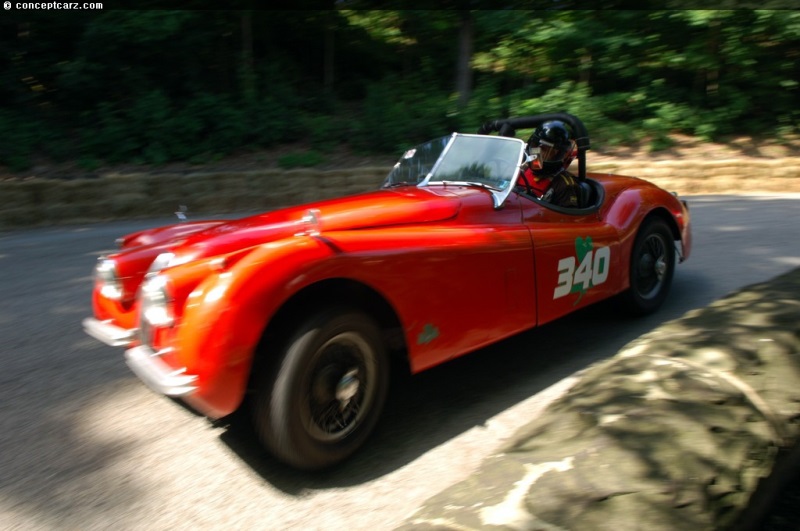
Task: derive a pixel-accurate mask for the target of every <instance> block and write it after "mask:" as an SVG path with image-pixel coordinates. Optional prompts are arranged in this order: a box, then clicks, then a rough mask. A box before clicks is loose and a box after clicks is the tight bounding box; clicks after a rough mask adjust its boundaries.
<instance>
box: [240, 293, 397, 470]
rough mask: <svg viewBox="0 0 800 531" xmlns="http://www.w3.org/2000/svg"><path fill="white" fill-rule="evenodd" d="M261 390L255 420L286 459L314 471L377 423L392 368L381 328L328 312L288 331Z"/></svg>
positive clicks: (354, 314)
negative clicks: (287, 335) (390, 368)
mask: <svg viewBox="0 0 800 531" xmlns="http://www.w3.org/2000/svg"><path fill="white" fill-rule="evenodd" d="M281 356H282V357H281V359H280V360H278V361H277V363H276V364H275V367H274V369H273V370H272V371H267V372H265V373H264V374H263V375H262V381H261V383H260V385H259V387H258V390H257V395H256V400H255V407H254V425H255V428H256V432H257V433H258V436H259V437H260V439H261V441H262V442H263V443H264V445H265V446H266V447H267V448H268V449H269V450H270V451H271V452H272V453H273V454H274V455H275V456H276V457H277V458H278V459H280V460H281V461H284V462H285V463H288V464H289V465H292V466H294V467H297V468H300V469H305V470H314V469H320V468H325V467H329V466H332V465H335V464H337V463H339V462H341V461H342V460H344V459H346V458H347V457H349V456H350V455H351V454H352V453H353V452H355V451H356V450H357V449H358V448H359V447H360V446H361V445H362V444H363V442H364V441H365V440H366V438H367V436H368V435H369V434H370V432H371V431H372V429H373V428H374V426H375V424H376V422H377V420H378V417H379V415H380V412H381V409H382V408H383V403H384V401H385V398H386V391H387V386H388V379H389V378H388V376H389V369H388V364H387V360H386V352H385V348H384V345H383V341H382V339H381V334H380V330H379V328H378V326H377V325H376V324H375V322H374V321H373V320H372V319H371V318H370V317H368V316H367V315H365V314H363V313H361V312H358V311H354V310H348V309H341V308H340V309H329V310H327V311H323V312H320V313H318V314H317V315H315V316H314V317H312V318H310V319H308V320H307V321H306V322H305V323H303V324H302V325H301V326H299V327H298V328H297V330H296V331H295V332H294V333H293V334H290V336H289V337H288V340H287V341H286V343H285V348H284V349H283V352H282V354H281Z"/></svg>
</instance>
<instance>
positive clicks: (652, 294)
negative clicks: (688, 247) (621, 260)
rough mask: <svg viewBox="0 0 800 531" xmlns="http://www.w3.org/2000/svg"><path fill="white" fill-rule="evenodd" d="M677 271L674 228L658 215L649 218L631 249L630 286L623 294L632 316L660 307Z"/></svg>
mask: <svg viewBox="0 0 800 531" xmlns="http://www.w3.org/2000/svg"><path fill="white" fill-rule="evenodd" d="M674 271H675V241H674V239H673V235H672V231H671V230H670V228H669V226H668V225H667V224H666V222H665V221H664V220H662V219H661V218H658V217H650V218H648V219H646V220H645V221H644V222H643V223H642V226H641V227H640V228H639V233H638V234H637V236H636V241H635V242H634V244H633V248H632V250H631V259H630V276H629V279H630V288H629V289H628V290H627V291H626V292H624V293H622V295H621V297H620V301H621V302H622V304H623V307H624V309H625V310H626V311H627V312H628V313H630V314H633V315H646V314H649V313H652V312H654V311H655V310H657V309H658V308H659V307H660V306H661V304H662V303H663V302H664V300H665V299H666V298H667V294H668V293H669V290H670V286H671V284H672V276H673V273H674Z"/></svg>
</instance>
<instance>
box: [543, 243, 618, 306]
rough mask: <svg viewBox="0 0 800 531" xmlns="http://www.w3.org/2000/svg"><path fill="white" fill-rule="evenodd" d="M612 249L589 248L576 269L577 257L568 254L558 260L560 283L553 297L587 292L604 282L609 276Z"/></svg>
mask: <svg viewBox="0 0 800 531" xmlns="http://www.w3.org/2000/svg"><path fill="white" fill-rule="evenodd" d="M610 258H611V249H609V248H608V247H600V248H598V249H593V250H589V251H588V252H586V254H585V255H584V256H583V258H582V259H581V263H580V265H579V266H578V269H577V270H576V269H575V262H576V260H575V257H574V256H567V257H566V258H562V259H561V260H559V261H558V284H556V289H555V290H554V291H553V298H554V299H558V298H559V297H563V296H565V295H569V294H570V293H576V292H585V291H586V290H588V289H589V288H591V287H592V286H597V285H598V284H602V283H603V282H605V281H606V279H607V278H608V264H609V261H610Z"/></svg>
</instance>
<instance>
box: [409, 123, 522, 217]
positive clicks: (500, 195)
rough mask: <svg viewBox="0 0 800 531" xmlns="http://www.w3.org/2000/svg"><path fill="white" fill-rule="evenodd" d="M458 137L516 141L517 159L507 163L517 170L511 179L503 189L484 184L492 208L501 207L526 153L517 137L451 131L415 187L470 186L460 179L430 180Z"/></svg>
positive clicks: (509, 192)
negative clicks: (431, 164)
mask: <svg viewBox="0 0 800 531" xmlns="http://www.w3.org/2000/svg"><path fill="white" fill-rule="evenodd" d="M458 137H477V138H491V139H495V140H500V139H502V140H504V141H510V142H516V143H518V144H519V146H520V150H519V157H518V159H517V160H516V162H512V161H509V164H512V165H513V166H514V167H515V168H517V171H516V173H515V174H514V175H513V176H512V177H511V179H510V180H509V184H508V186H506V188H505V189H504V190H499V189H496V188H491V187H489V186H488V185H487V186H485V189H486V190H488V191H489V193H491V194H492V200H493V203H494V208H495V209H499V208H501V207H502V206H503V203H505V201H506V198H508V196H509V195H510V194H511V192H512V191H513V190H514V186H515V185H516V183H517V180H518V179H519V168H520V166H521V165H522V162H523V159H524V158H525V156H526V154H525V142H523V141H522V140H520V139H519V138H513V137H501V136H489V135H478V134H468V133H453V134H452V135H450V140H449V141H448V142H447V145H446V146H445V147H444V149H443V150H442V154H441V155H439V158H438V159H437V160H436V163H435V164H434V165H433V167H432V168H431V171H429V172H428V174H427V175H426V176H425V178H424V179H423V180H422V181H420V182H419V183H418V184H417V187H418V188H424V187H429V186H448V185H449V186H452V185H464V186H471V183H469V182H468V181H463V182H461V181H433V182H431V178H432V177H433V176H434V174H436V170H438V169H439V166H440V165H441V163H442V161H443V160H444V158H445V157H446V156H447V153H448V152H449V151H450V148H451V147H452V146H453V143H454V142H455V140H456V138H458Z"/></svg>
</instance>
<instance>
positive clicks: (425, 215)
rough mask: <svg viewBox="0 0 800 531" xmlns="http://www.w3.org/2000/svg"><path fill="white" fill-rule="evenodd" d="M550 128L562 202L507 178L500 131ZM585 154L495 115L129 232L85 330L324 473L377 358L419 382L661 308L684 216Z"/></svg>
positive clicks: (357, 431)
mask: <svg viewBox="0 0 800 531" xmlns="http://www.w3.org/2000/svg"><path fill="white" fill-rule="evenodd" d="M553 119H558V120H561V121H563V122H564V123H566V124H568V125H569V127H570V128H571V129H572V130H573V131H574V133H575V139H576V144H575V149H576V157H577V166H578V170H577V175H576V177H577V179H578V181H579V182H580V185H581V194H580V195H581V198H580V204H579V205H578V207H577V208H563V207H558V206H555V205H552V204H550V203H548V202H546V201H543V200H541V199H539V198H537V197H536V196H534V195H530V194H528V193H527V191H526V188H525V187H524V186H521V185H520V183H519V175H520V165H521V164H524V163H525V162H526V160H528V159H529V155H528V154H527V151H526V143H525V142H524V141H523V140H520V139H518V138H516V137H515V135H516V134H517V133H518V132H519V131H522V130H525V129H530V128H534V127H536V126H537V124H541V123H542V122H543V121H545V120H553ZM494 132H498V133H499V134H498V135H494V134H491V133H494ZM589 146H590V144H589V137H588V134H587V133H586V129H585V127H584V125H583V124H582V123H581V121H580V120H579V119H578V118H577V117H575V116H572V115H569V114H565V113H552V114H541V115H536V116H530V117H524V118H516V119H508V120H497V121H494V122H490V123H488V124H485V125H484V126H483V127H481V129H480V130H479V133H478V134H461V133H454V134H451V135H447V136H444V137H441V138H438V139H435V140H432V141H429V142H426V143H423V144H420V145H419V146H417V147H415V148H413V149H409V150H408V151H406V152H405V153H404V154H403V156H402V158H401V159H400V161H399V162H398V163H397V164H396V165H395V167H394V168H393V169H392V170H391V172H390V173H389V175H388V177H387V178H386V181H385V182H384V184H383V186H382V187H381V188H380V189H377V190H375V191H372V192H369V193H364V194H359V195H355V196H350V197H344V198H341V199H335V200H326V201H322V202H318V203H314V204H307V205H302V206H295V207H291V208H286V209H281V210H277V211H272V212H267V213H264V214H260V215H256V216H251V217H246V218H243V219H238V220H234V221H190V222H183V223H178V224H175V225H171V226H167V227H163V228H158V229H154V230H146V231H143V232H139V233H135V234H131V235H128V236H125V237H123V238H120V240H119V250H118V251H116V252H114V253H113V254H109V255H107V256H104V257H102V258H101V259H100V260H99V261H98V263H97V267H96V271H95V279H96V280H95V287H94V291H93V309H94V317H91V318H87V319H85V320H84V322H83V325H84V328H85V330H86V332H88V333H89V334H91V335H92V336H94V337H96V338H98V339H100V340H102V341H103V342H105V343H107V344H109V345H113V346H121V347H126V351H125V357H126V359H127V363H128V365H129V366H130V368H131V369H132V370H133V372H135V373H136V374H137V375H138V376H139V378H141V379H142V380H143V381H144V383H146V384H147V385H148V386H149V387H151V388H152V389H153V390H155V391H156V392H158V393H161V394H164V395H168V396H171V397H177V398H180V399H181V400H183V401H185V402H186V403H188V404H189V405H190V406H191V407H193V408H194V409H196V410H197V411H199V412H201V413H202V414H204V415H206V416H208V417H210V418H219V417H222V416H226V415H228V414H230V413H232V412H234V411H235V410H237V409H238V408H239V407H240V406H241V405H242V404H243V402H244V401H245V400H250V401H251V403H250V405H251V409H252V411H253V421H254V426H255V430H256V432H257V434H258V436H259V437H260V439H261V441H262V442H263V444H264V446H265V447H266V448H267V449H268V450H269V451H270V452H272V453H273V454H274V455H275V456H277V458H279V459H280V460H282V461H284V462H286V463H288V464H290V465H292V466H295V467H298V468H302V469H318V468H322V467H327V466H331V465H334V464H336V463H339V462H340V461H342V460H343V459H345V458H347V457H348V456H349V455H351V454H352V453H353V452H355V451H356V450H357V449H358V448H359V447H360V446H361V445H362V444H363V442H364V441H365V439H366V438H367V436H368V435H369V433H370V432H371V431H372V429H373V427H374V426H375V423H376V421H377V420H378V418H379V415H380V412H381V408H382V406H383V404H384V399H385V397H386V392H387V385H388V379H389V368H390V365H391V364H390V361H391V357H393V356H398V357H400V358H402V359H403V360H405V361H406V362H407V366H408V367H409V370H410V371H411V372H412V373H417V372H419V371H423V370H425V369H427V368H429V367H432V366H434V365H437V364H440V363H442V362H445V361H447V360H450V359H452V358H455V357H458V356H461V355H464V354H466V353H468V352H471V351H474V350H476V349H480V348H481V347H484V346H486V345H489V344H491V343H494V342H497V341H499V340H501V339H503V338H507V337H509V336H511V335H513V334H517V333H519V332H522V331H524V330H527V329H530V328H532V327H535V326H538V325H541V324H543V323H547V322H549V321H552V320H554V319H557V318H559V317H562V316H564V315H566V314H568V313H570V312H574V311H575V310H578V309H580V308H583V307H585V306H587V305H589V304H593V303H595V302H597V301H601V300H603V299H607V298H610V297H617V298H619V300H620V302H621V303H622V305H623V307H625V308H627V309H628V310H630V311H632V312H633V313H649V312H652V311H654V310H656V309H657V308H658V307H659V306H660V305H661V303H662V301H663V300H664V298H665V297H666V296H667V293H668V291H669V289H670V284H671V282H672V278H673V272H674V268H675V264H676V263H677V262H678V261H683V260H684V259H686V258H687V257H688V256H689V252H690V249H691V232H690V217H689V211H688V207H687V205H686V203H685V202H683V201H681V200H679V199H678V198H677V197H676V195H674V194H671V193H668V192H666V191H664V190H662V189H660V188H658V187H656V186H655V185H653V184H651V183H648V182H646V181H644V180H640V179H637V178H633V177H623V176H617V175H607V174H592V173H589V174H587V172H586V151H587V150H588V149H589Z"/></svg>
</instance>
